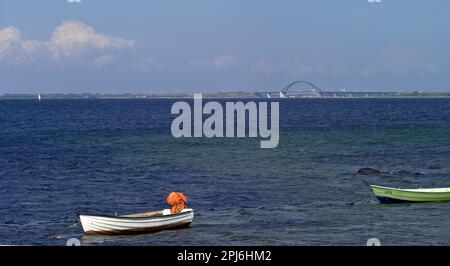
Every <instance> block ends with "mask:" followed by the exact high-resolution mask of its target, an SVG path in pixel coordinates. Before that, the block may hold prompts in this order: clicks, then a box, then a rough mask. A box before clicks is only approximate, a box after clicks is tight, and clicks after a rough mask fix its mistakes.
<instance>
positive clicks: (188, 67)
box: [177, 54, 238, 72]
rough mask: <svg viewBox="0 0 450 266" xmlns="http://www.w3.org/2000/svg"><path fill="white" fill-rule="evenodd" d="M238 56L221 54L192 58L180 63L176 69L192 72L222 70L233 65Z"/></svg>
mask: <svg viewBox="0 0 450 266" xmlns="http://www.w3.org/2000/svg"><path fill="white" fill-rule="evenodd" d="M237 62H238V58H237V57H236V56H234V55H230V54H223V55H219V56H216V57H213V58H201V59H194V60H191V61H189V62H187V63H184V64H181V65H179V66H178V67H177V70H179V71H181V72H193V71H197V70H223V69H227V68H229V67H231V66H232V65H235V64H236V63H237Z"/></svg>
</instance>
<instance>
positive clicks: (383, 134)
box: [0, 98, 450, 246]
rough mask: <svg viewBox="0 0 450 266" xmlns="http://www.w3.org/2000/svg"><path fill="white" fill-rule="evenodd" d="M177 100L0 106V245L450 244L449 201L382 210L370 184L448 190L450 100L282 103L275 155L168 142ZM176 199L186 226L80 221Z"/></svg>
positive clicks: (229, 142)
mask: <svg viewBox="0 0 450 266" xmlns="http://www.w3.org/2000/svg"><path fill="white" fill-rule="evenodd" d="M178 100H180V99H80V100H50V99H44V100H43V101H41V102H38V101H36V100H0V245H51V246H54V245H56V246H59V245H66V242H67V240H68V239H70V238H77V239H79V240H80V242H81V245H149V246H159V245H171V246H173V245H356V246H361V245H366V242H367V240H368V239H369V238H377V239H379V240H380V242H381V244H382V245H450V203H445V202H444V203H416V204H380V203H379V202H378V201H377V199H376V198H375V197H374V195H373V194H372V191H371V189H370V187H369V184H377V185H383V186H390V187H402V188H419V187H424V188H425V187H450V159H449V158H450V99H443V98H442V99H439V98H437V99H428V98H415V99H413V98H410V99H408V98H404V99H400V98H386V99H381V98H380V99H371V98H369V99H348V98H346V99H279V103H280V140H279V145H278V147H277V148H274V149H261V148H260V139H259V138H205V137H204V138H175V137H173V136H172V134H171V130H170V128H171V123H172V121H173V119H174V118H175V117H176V116H174V115H172V114H171V106H172V104H173V103H174V102H176V101H178ZM183 100H184V99H183ZM273 100H275V99H270V100H268V99H259V100H257V101H273ZM204 101H206V100H204ZM216 101H219V102H221V103H224V102H225V101H244V102H246V101H255V99H219V100H217V99H216ZM275 101H276V100H275ZM362 167H372V168H377V169H380V170H382V171H383V172H384V173H383V174H376V175H362V174H358V173H357V171H358V169H359V168H362ZM171 191H180V192H183V193H184V194H185V195H186V196H187V198H188V203H187V205H188V207H190V208H194V209H195V211H196V213H195V218H194V221H193V223H192V224H191V226H190V227H189V228H186V229H181V230H171V231H161V232H158V233H151V234H142V235H132V236H88V235H84V234H83V231H82V229H81V227H80V225H79V224H77V215H78V214H80V213H95V214H107V215H115V214H127V213H135V212H145V211H153V210H160V209H164V208H168V205H167V203H166V197H167V195H168V194H169V193H170V192H171Z"/></svg>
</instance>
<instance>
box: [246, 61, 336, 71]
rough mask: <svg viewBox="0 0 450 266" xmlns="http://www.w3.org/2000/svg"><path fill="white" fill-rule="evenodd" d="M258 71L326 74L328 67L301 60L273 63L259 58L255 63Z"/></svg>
mask: <svg viewBox="0 0 450 266" xmlns="http://www.w3.org/2000/svg"><path fill="white" fill-rule="evenodd" d="M254 67H255V69H256V71H257V72H262V73H265V74H272V73H284V74H289V75H304V74H312V73H315V74H326V73H327V72H328V70H327V68H326V67H324V66H321V65H309V64H302V63H300V62H296V61H293V62H290V61H284V62H279V63H273V62H269V61H266V60H264V59H263V60H259V61H258V62H256V64H255V65H254Z"/></svg>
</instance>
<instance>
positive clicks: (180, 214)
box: [78, 209, 194, 221]
mask: <svg viewBox="0 0 450 266" xmlns="http://www.w3.org/2000/svg"><path fill="white" fill-rule="evenodd" d="M193 213H194V209H189V210H188V211H185V212H180V213H176V214H169V215H155V216H148V217H123V216H114V215H103V214H83V213H82V214H78V218H80V217H81V216H89V217H99V218H110V219H118V220H122V221H127V220H128V221H145V220H149V219H161V218H176V217H179V216H187V215H190V214H193Z"/></svg>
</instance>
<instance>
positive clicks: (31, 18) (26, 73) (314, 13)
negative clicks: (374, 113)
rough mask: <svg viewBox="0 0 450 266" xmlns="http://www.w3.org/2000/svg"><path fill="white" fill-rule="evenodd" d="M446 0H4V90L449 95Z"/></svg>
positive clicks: (0, 19) (0, 85) (0, 24)
mask: <svg viewBox="0 0 450 266" xmlns="http://www.w3.org/2000/svg"><path fill="white" fill-rule="evenodd" d="M448 10H450V1H446V0H433V1H424V0H382V2H381V3H369V2H368V1H367V0H328V1H326V0H314V1H313V0H310V1H300V0H292V1H291V0H283V1H268V0H267V1H266V0H226V1H225V0H222V1H219V0H217V1H215V0H192V1H186V0H179V1H175V0H174V1H144V0H141V1H137V0H134V1H133V0H127V1H125V0H122V1H119V0H81V1H80V2H79V3H69V1H67V0H48V1H46V0H41V1H25V0H0V93H35V92H36V91H39V92H41V93H51V92H61V93H68V92H100V93H120V92H132V93H152V92H161V91H163V92H201V91H236V90H244V91H266V90H277V89H279V88H280V87H283V86H284V85H286V84H287V83H289V82H291V81H294V80H298V79H302V80H309V81H312V82H314V83H316V84H317V85H318V86H319V87H321V88H322V89H325V90H327V89H330V90H335V89H336V90H339V89H343V88H346V89H353V90H364V89H368V90H395V91H397V90H424V91H450V86H449V84H450V63H449V62H450V60H449V58H450V48H449V47H450V27H449V25H450V16H449V15H448Z"/></svg>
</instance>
